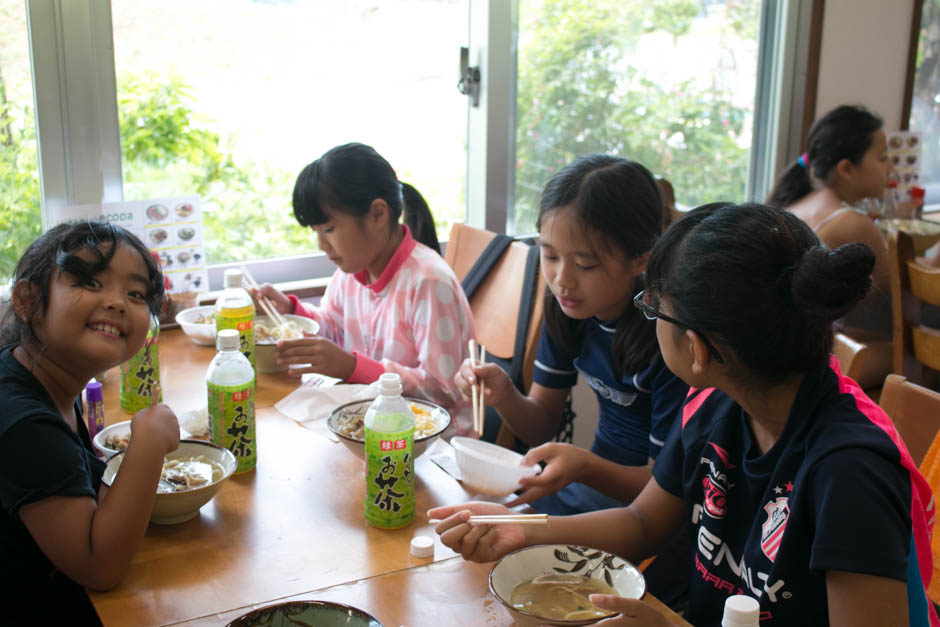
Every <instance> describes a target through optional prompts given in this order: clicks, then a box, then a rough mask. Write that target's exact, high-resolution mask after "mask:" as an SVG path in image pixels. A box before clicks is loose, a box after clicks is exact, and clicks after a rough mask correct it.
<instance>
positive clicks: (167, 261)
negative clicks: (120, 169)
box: [50, 196, 209, 295]
mask: <svg viewBox="0 0 940 627" xmlns="http://www.w3.org/2000/svg"><path fill="white" fill-rule="evenodd" d="M81 220H99V221H102V222H110V223H112V224H116V225H118V226H122V227H124V228H125V229H127V230H128V231H130V232H131V233H133V234H134V235H136V236H137V237H139V238H140V239H141V241H142V242H143V243H144V244H145V245H146V246H147V247H148V248H149V249H150V250H151V251H153V252H154V253H156V255H157V256H158V257H159V259H160V266H161V268H162V269H163V274H164V276H165V277H167V279H169V289H168V290H167V291H168V292H169V293H170V294H193V295H195V294H198V293H199V292H205V291H208V285H209V280H208V275H207V274H206V254H205V250H204V247H203V237H202V231H203V228H202V210H201V209H200V207H199V197H198V196H181V197H178V198H155V199H151V200H135V201H131V202H114V203H103V204H98V205H74V206H71V207H64V208H61V209H58V210H56V211H54V212H53V216H52V219H51V220H50V222H51V223H52V224H61V223H63V222H78V221H81Z"/></svg>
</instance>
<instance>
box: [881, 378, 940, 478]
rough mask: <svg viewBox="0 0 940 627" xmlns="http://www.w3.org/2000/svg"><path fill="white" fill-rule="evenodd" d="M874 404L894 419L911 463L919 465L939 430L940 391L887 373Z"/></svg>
mask: <svg viewBox="0 0 940 627" xmlns="http://www.w3.org/2000/svg"><path fill="white" fill-rule="evenodd" d="M878 404H879V405H880V406H881V408H882V409H883V410H884V411H885V413H886V414H888V416H889V417H890V418H891V420H892V422H894V427H895V428H896V429H897V430H898V435H900V436H901V439H902V440H904V443H905V444H906V445H907V450H908V451H910V453H911V457H912V458H913V459H914V463H915V464H918V465H920V463H921V462H922V461H923V459H924V455H925V454H926V453H927V449H928V448H929V447H930V443H931V442H933V439H934V437H936V435H937V433H938V432H940V392H934V391H933V390H930V389H927V388H925V387H923V386H920V385H917V384H916V383H912V382H910V381H908V380H907V379H905V378H904V377H902V376H899V375H896V374H890V375H888V377H887V378H886V379H885V383H884V387H882V388H881V400H880V401H879V403H878Z"/></svg>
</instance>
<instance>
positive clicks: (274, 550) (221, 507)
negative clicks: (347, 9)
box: [90, 330, 681, 626]
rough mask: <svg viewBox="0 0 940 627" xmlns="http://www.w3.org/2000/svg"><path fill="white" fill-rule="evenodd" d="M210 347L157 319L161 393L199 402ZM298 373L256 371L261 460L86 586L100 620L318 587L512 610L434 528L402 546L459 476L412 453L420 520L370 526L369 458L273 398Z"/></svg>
mask: <svg viewBox="0 0 940 627" xmlns="http://www.w3.org/2000/svg"><path fill="white" fill-rule="evenodd" d="M214 354H215V351H214V349H212V348H211V347H201V346H196V345H194V344H192V343H191V342H190V341H189V340H188V338H186V336H185V335H183V333H182V332H181V331H178V330H170V331H163V332H162V333H161V336H160V366H161V379H162V386H163V394H164V401H165V402H166V403H168V404H169V405H170V406H171V407H174V408H175V409H177V410H178V411H184V410H187V409H192V408H196V407H198V406H200V405H201V404H203V403H204V402H205V370H206V368H207V366H208V363H209V361H210V360H211V358H212V356H213V355H214ZM296 385H297V380H296V379H292V378H290V377H288V376H286V375H264V374H262V375H259V382H258V390H257V396H256V399H257V401H256V416H257V443H258V466H257V468H256V469H255V470H254V471H251V472H249V473H246V474H244V475H240V476H235V477H232V478H230V479H229V480H228V481H227V482H226V484H225V485H224V486H222V489H221V490H220V491H219V493H218V495H216V497H215V498H214V499H213V500H212V501H210V502H209V503H208V504H207V505H205V506H203V508H202V509H201V510H200V515H199V516H198V517H197V518H195V519H193V520H190V521H187V522H185V523H182V524H178V525H166V526H163V525H150V527H149V528H148V530H147V534H146V536H145V537H144V540H143V543H142V545H141V548H140V550H139V551H138V553H137V555H136V556H135V558H134V560H133V563H132V564H131V568H130V570H129V572H128V574H127V576H126V577H125V579H124V581H123V582H122V583H121V584H120V585H119V586H118V587H117V588H115V589H114V590H111V591H109V592H91V593H90V596H91V599H92V602H93V603H94V606H95V609H96V610H97V611H98V614H99V616H100V617H101V620H102V622H103V623H104V624H105V625H130V624H134V625H160V624H172V623H179V622H187V621H188V622H191V623H193V624H213V625H217V624H223V625H224V624H226V623H227V622H228V621H230V620H231V619H233V618H235V617H236V616H239V615H241V614H243V613H245V612H246V611H248V610H249V609H251V608H253V607H257V606H262V605H267V604H270V603H271V602H274V601H276V600H281V599H285V598H323V599H330V600H339V601H344V602H348V603H349V604H352V605H355V606H357V607H361V608H362V609H364V610H366V611H368V612H370V613H372V614H373V615H374V616H376V618H378V619H379V620H380V621H382V622H383V623H385V624H386V625H389V626H393V625H425V624H432V619H433V618H437V619H438V620H439V619H440V617H441V616H442V612H443V611H444V608H443V607H441V606H440V605H439V603H443V602H445V601H446V602H447V603H448V606H447V609H446V613H447V615H451V614H452V613H453V615H454V616H456V617H457V618H455V619H454V620H456V621H463V622H456V623H450V624H466V625H471V624H481V622H480V621H481V618H482V617H486V624H488V625H508V624H511V622H512V621H511V619H510V617H509V614H508V613H506V611H505V610H504V609H503V608H502V606H501V605H500V604H499V603H498V602H497V601H496V600H495V599H494V598H493V597H492V596H491V595H490V593H489V591H488V589H487V577H486V574H487V573H488V572H489V568H490V566H491V565H489V564H472V563H469V562H465V561H463V560H462V559H460V558H455V557H453V556H454V553H453V552H451V551H450V549H448V548H447V547H445V546H443V545H442V544H441V543H440V541H439V540H438V539H437V537H436V535H435V536H434V537H435V554H434V557H433V558H428V559H416V558H414V557H412V556H411V555H410V554H409V544H410V541H411V538H412V537H413V536H414V535H415V534H416V533H425V534H429V535H434V534H433V532H432V531H431V530H430V528H429V527H428V525H427V516H426V513H425V512H426V511H427V509H428V508H430V507H433V506H436V505H443V504H449V503H459V502H461V501H465V500H467V499H468V497H469V495H468V494H467V493H466V492H465V491H464V490H463V488H462V487H461V485H460V484H459V483H458V482H457V481H455V480H454V479H453V478H451V477H450V476H449V475H448V474H446V473H445V472H444V471H442V470H441V469H440V468H438V467H437V466H436V465H435V464H434V463H433V462H431V461H430V460H428V459H427V456H423V457H420V458H418V460H417V461H416V464H415V474H416V476H417V483H416V500H417V510H418V516H417V518H416V520H415V522H414V523H413V524H412V525H409V526H408V527H406V528H404V529H399V530H395V531H385V530H379V529H375V528H372V527H370V526H369V525H367V524H366V523H365V521H364V518H363V512H362V508H363V505H362V501H363V493H364V483H365V482H364V480H363V475H364V472H365V467H364V464H363V462H362V461H361V460H360V459H359V458H358V457H356V456H355V455H353V454H352V453H351V452H349V451H348V450H347V449H346V448H345V447H344V446H343V445H342V444H338V443H334V442H332V441H330V440H328V439H327V438H325V437H323V436H321V435H319V434H318V433H316V432H314V431H313V430H310V429H308V428H305V427H302V426H300V425H299V424H298V423H296V422H294V421H292V420H290V419H289V418H287V417H285V416H284V415H282V414H281V413H280V412H278V411H277V410H276V409H274V407H273V405H274V403H275V402H277V401H278V400H280V399H281V398H282V397H284V396H285V395H286V394H288V393H289V392H290V391H291V390H293V389H294V388H295V387H296ZM118 388H119V375H118V373H117V371H116V370H114V371H112V372H111V373H109V376H108V378H107V380H106V382H105V384H104V392H105V408H106V417H107V421H108V422H109V423H112V422H117V421H120V420H125V419H126V418H127V417H128V416H127V415H125V414H124V413H122V412H121V411H120V409H119V402H118ZM431 562H438V563H434V564H432V563H431ZM403 591H407V592H406V593H403ZM651 602H653V603H654V604H658V602H657V601H655V599H651ZM660 607H661V606H660ZM663 609H664V611H665V612H666V613H667V615H670V617H671V618H673V620H674V621H676V622H679V621H681V619H679V618H678V617H677V616H676V615H675V614H672V613H671V612H670V611H669V610H668V609H666V608H663ZM454 612H455V613H454Z"/></svg>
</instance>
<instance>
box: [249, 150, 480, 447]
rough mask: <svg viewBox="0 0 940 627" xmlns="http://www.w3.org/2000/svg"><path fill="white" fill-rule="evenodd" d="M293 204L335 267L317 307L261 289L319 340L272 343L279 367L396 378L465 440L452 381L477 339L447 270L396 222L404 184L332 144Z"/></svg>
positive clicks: (361, 155) (373, 156) (373, 157)
mask: <svg viewBox="0 0 940 627" xmlns="http://www.w3.org/2000/svg"><path fill="white" fill-rule="evenodd" d="M293 203H294V216H295V217H296V218H297V221H298V222H299V223H300V225H301V226H308V227H310V228H311V229H312V230H313V231H314V232H315V233H316V235H317V241H318V243H319V245H320V250H322V251H323V252H324V253H325V254H326V255H327V257H329V259H330V261H332V262H333V263H335V264H336V265H337V266H338V268H337V270H336V272H334V273H333V276H332V277H331V278H330V283H329V285H328V286H327V288H326V293H325V294H324V296H323V299H322V300H321V302H320V306H319V307H310V306H308V305H306V304H304V303H301V302H300V301H299V300H298V299H297V297H296V296H293V295H291V296H289V297H288V296H285V295H284V294H282V293H281V292H279V291H277V290H276V289H275V288H273V287H272V286H270V285H265V286H263V287H262V290H261V291H262V292H263V293H264V295H266V296H267V297H268V298H269V299H271V301H272V302H273V303H274V306H275V307H277V309H278V310H279V311H280V312H281V313H288V314H297V315H301V316H307V317H309V318H313V319H314V320H316V321H317V322H319V323H320V332H319V335H318V336H317V337H305V338H301V339H295V340H281V341H280V342H278V344H277V353H276V355H277V360H278V363H280V364H282V365H287V366H300V367H294V368H292V369H291V371H292V372H293V373H296V374H301V373H305V372H318V373H321V374H325V375H328V376H331V377H338V378H340V379H345V380H346V381H347V382H350V383H372V382H373V381H376V380H377V379H378V378H379V375H381V374H382V373H383V372H395V373H397V374H398V375H400V376H401V380H402V387H403V389H404V394H405V395H406V396H416V397H419V398H424V399H428V400H431V401H434V402H436V403H438V404H440V405H442V406H444V407H445V408H446V409H447V410H448V411H450V412H451V415H452V416H454V417H455V422H456V423H457V430H458V432H460V433H468V432H469V431H470V429H471V424H470V423H471V417H470V412H469V411H468V409H467V408H468V405H467V403H466V401H464V400H463V399H462V398H461V396H460V393H459V392H458V391H457V388H456V386H455V385H454V383H453V376H454V373H455V372H456V371H457V367H458V366H459V365H460V362H461V360H462V359H463V358H464V356H465V355H467V354H468V349H467V342H468V340H470V338H472V337H473V336H474V330H473V317H472V314H471V312H470V306H469V305H468V304H467V299H466V296H464V293H463V289H462V288H461V287H460V283H459V282H458V281H457V277H456V276H454V273H453V271H452V270H451V269H450V266H448V265H447V263H446V262H445V261H444V260H443V259H442V258H441V256H440V255H439V254H437V252H435V251H433V250H431V249H430V248H428V247H427V246H425V245H424V244H420V243H418V242H416V241H415V239H414V238H413V237H412V234H411V231H410V230H409V229H408V227H407V226H405V225H402V224H400V223H399V219H400V217H401V213H402V185H401V183H399V181H398V178H397V176H396V175H395V171H394V170H393V169H392V166H391V165H389V163H388V161H386V160H385V159H384V158H382V156H381V155H379V153H377V152H376V151H375V150H374V149H372V148H371V147H369V146H365V145H363V144H345V145H342V146H337V147H336V148H333V149H331V150H329V151H328V152H327V153H326V154H324V155H323V156H322V157H320V158H319V159H317V160H316V161H314V162H313V163H311V164H310V165H308V166H307V167H306V168H304V169H303V171H302V172H301V173H300V176H298V177H297V182H296V184H295V185H294V200H293ZM254 295H255V296H256V297H257V295H258V292H257V290H256V291H254Z"/></svg>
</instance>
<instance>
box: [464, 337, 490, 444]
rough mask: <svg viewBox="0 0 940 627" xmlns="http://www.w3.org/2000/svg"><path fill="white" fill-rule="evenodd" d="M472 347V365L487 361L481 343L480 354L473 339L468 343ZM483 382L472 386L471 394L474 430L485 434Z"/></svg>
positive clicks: (479, 433) (479, 364)
mask: <svg viewBox="0 0 940 627" xmlns="http://www.w3.org/2000/svg"><path fill="white" fill-rule="evenodd" d="M467 346H468V347H469V348H470V365H471V366H473V367H474V368H478V367H479V366H482V365H484V364H485V363H486V348H485V347H484V346H483V345H482V344H481V345H480V352H479V356H477V343H476V342H475V341H473V340H472V339H471V340H470V341H469V342H468V343H467ZM483 388H484V386H483V384H481V383H476V384H474V385H472V386H470V396H471V398H472V399H473V430H474V431H476V432H477V435H479V436H482V435H483V416H484V410H485V405H484V404H483Z"/></svg>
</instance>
